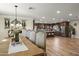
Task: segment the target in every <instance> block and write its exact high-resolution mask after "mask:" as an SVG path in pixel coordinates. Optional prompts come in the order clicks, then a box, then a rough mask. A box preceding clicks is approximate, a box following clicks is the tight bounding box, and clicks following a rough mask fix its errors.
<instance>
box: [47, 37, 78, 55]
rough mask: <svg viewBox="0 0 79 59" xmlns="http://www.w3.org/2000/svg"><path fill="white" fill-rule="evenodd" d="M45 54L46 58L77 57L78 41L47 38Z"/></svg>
mask: <svg viewBox="0 0 79 59" xmlns="http://www.w3.org/2000/svg"><path fill="white" fill-rule="evenodd" d="M46 52H47V55H48V56H79V39H74V38H72V39H71V38H65V37H49V38H47V41H46Z"/></svg>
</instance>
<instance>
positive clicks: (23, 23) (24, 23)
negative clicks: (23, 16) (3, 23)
mask: <svg viewBox="0 0 79 59" xmlns="http://www.w3.org/2000/svg"><path fill="white" fill-rule="evenodd" d="M25 26H26V22H25V20H22V27H23V28H25Z"/></svg>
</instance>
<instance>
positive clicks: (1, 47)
mask: <svg viewBox="0 0 79 59" xmlns="http://www.w3.org/2000/svg"><path fill="white" fill-rule="evenodd" d="M20 38H21V40H22V42H23V43H24V44H25V46H27V47H28V50H25V51H20V52H16V53H12V54H8V49H9V44H10V42H11V38H10V37H8V38H4V39H6V41H0V56H42V55H44V51H43V49H41V48H39V47H38V46H37V45H35V44H33V43H32V42H31V41H30V40H29V39H28V38H26V37H24V36H21V37H20Z"/></svg>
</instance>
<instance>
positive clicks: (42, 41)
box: [36, 30, 46, 55]
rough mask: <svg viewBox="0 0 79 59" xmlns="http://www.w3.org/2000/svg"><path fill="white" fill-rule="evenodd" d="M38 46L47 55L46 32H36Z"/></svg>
mask: <svg viewBox="0 0 79 59" xmlns="http://www.w3.org/2000/svg"><path fill="white" fill-rule="evenodd" d="M36 45H37V46H38V47H40V48H42V49H43V50H44V55H46V32H45V31H44V30H38V31H37V32H36Z"/></svg>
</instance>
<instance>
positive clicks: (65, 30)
mask: <svg viewBox="0 0 79 59" xmlns="http://www.w3.org/2000/svg"><path fill="white" fill-rule="evenodd" d="M33 25H34V26H33V27H34V29H35V28H36V30H39V29H43V30H45V31H46V33H47V36H55V35H56V36H65V37H69V36H70V35H69V22H68V21H64V22H59V23H34V24H33Z"/></svg>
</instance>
